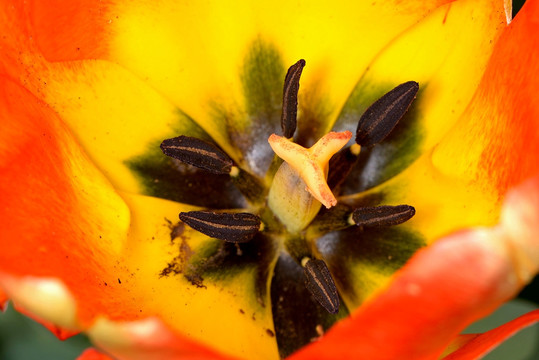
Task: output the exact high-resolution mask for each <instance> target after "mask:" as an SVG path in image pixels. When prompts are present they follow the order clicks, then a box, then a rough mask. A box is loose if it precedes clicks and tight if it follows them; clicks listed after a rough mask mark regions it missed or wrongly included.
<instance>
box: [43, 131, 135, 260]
mask: <svg viewBox="0 0 539 360" xmlns="http://www.w3.org/2000/svg"><path fill="white" fill-rule="evenodd" d="M64 131H65V130H64ZM66 137H67V136H66ZM70 140H71V138H70ZM45 151H46V150H45ZM62 151H64V152H65V157H64V158H65V159H67V161H68V163H67V164H66V166H69V168H70V171H67V172H66V174H67V175H69V179H70V181H71V183H72V184H73V189H75V190H76V191H77V199H76V201H77V202H78V203H79V204H80V212H81V213H80V214H79V216H80V222H81V223H80V224H79V227H80V228H81V229H86V228H90V229H96V231H100V232H102V235H99V234H93V236H87V237H86V239H85V241H86V242H88V243H90V242H94V244H93V245H90V248H92V247H94V246H95V247H97V248H100V249H101V253H103V252H104V253H106V254H107V255H106V256H118V255H119V254H120V253H121V252H122V250H123V249H124V246H125V242H126V234H127V231H128V227H129V222H130V211H129V208H128V207H127V205H126V204H125V202H124V201H123V199H122V198H121V197H120V196H119V195H118V193H117V192H116V191H115V190H114V188H113V187H112V185H111V184H110V182H109V181H108V179H106V178H105V177H104V176H103V174H102V173H101V172H100V171H99V170H98V169H97V168H96V167H95V166H94V164H92V163H91V162H90V161H89V160H88V158H87V157H86V154H84V153H82V152H81V149H80V148H79V147H78V145H77V144H76V143H75V142H74V141H73V140H71V141H68V142H65V143H64V148H63V149H62ZM58 221H61V220H60V219H58ZM87 224H90V225H89V226H86V225H87ZM98 235H99V236H98Z"/></svg>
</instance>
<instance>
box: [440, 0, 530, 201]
mask: <svg viewBox="0 0 539 360" xmlns="http://www.w3.org/2000/svg"><path fill="white" fill-rule="evenodd" d="M538 19H539V2H537V1H527V2H526V3H525V4H524V6H523V8H522V9H521V11H520V12H519V13H518V15H517V16H516V17H515V19H514V21H513V22H512V23H511V24H510V26H509V28H508V29H507V30H506V31H505V32H504V33H503V35H502V36H501V38H500V39H499V41H498V43H497V45H496V46H495V49H494V52H493V55H492V58H491V60H490V62H489V64H488V66H487V70H486V72H485V74H484V76H483V79H482V81H481V83H480V85H479V88H478V91H477V92H476V94H475V95H474V98H473V99H472V102H471V105H470V106H469V107H468V109H467V110H466V111H465V113H464V114H463V116H462V117H461V120H460V122H459V123H457V124H456V126H455V127H454V128H453V130H452V131H451V132H450V133H449V134H448V136H447V137H446V139H444V141H443V142H442V143H441V145H440V146H439V147H438V149H437V150H436V151H435V152H434V153H433V158H432V160H433V163H434V165H435V166H436V167H437V168H438V169H439V170H441V171H442V172H443V173H445V174H451V175H452V176H453V177H455V176H458V177H465V178H467V179H469V180H471V181H473V182H475V183H477V184H478V185H479V186H481V187H482V188H483V190H484V191H486V192H493V193H494V194H497V195H499V196H500V197H501V196H503V194H505V192H506V191H507V189H509V188H510V187H512V186H514V185H516V184H518V183H520V182H521V181H523V180H524V179H526V178H527V177H529V176H531V175H532V174H533V173H535V172H536V171H537V170H538V169H539V165H538V164H539V131H538V129H539V107H538V106H537V101H536V99H537V94H538V93H539V81H537V76H539V38H538V37H537V36H536V34H537V32H538V31H539V21H538ZM463 152H464V153H465V154H466V156H462V153H463Z"/></svg>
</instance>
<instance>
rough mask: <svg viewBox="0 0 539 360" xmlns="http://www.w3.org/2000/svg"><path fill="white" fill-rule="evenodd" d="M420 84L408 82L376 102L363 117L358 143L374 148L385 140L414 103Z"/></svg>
mask: <svg viewBox="0 0 539 360" xmlns="http://www.w3.org/2000/svg"><path fill="white" fill-rule="evenodd" d="M418 90H419V84H418V83H416V82H415V81H408V82H406V83H404V84H400V85H399V86H397V87H396V88H394V89H393V90H391V91H390V92H388V93H387V94H385V95H384V96H382V97H381V98H380V99H378V100H376V101H375V102H374V103H373V104H372V105H371V106H370V107H369V108H368V109H367V110H366V111H365V113H364V114H363V115H362V116H361V119H360V120H359V123H358V126H357V131H356V143H358V144H359V145H361V146H373V145H376V144H378V143H379V142H381V141H382V140H384V139H385V137H386V136H387V135H389V133H390V132H391V131H392V130H393V128H394V127H395V126H396V125H397V123H398V122H399V120H400V119H401V118H402V117H403V116H404V114H405V113H406V111H408V108H409V107H410V105H411V104H412V102H413V101H414V99H415V97H416V95H417V92H418Z"/></svg>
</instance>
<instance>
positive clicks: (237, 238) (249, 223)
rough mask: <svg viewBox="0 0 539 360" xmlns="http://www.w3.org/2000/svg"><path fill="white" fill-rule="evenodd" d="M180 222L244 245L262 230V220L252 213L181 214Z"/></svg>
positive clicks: (198, 212)
mask: <svg viewBox="0 0 539 360" xmlns="http://www.w3.org/2000/svg"><path fill="white" fill-rule="evenodd" d="M180 220H181V221H183V222H184V223H186V224H187V225H189V226H190V227H192V228H193V229H195V230H197V231H199V232H201V233H203V234H204V235H208V236H211V237H214V238H217V239H221V240H224V241H228V242H234V243H244V242H248V241H249V240H251V239H252V238H253V237H254V236H255V235H256V234H257V233H258V232H259V231H260V229H261V221H260V218H259V217H258V216H256V215H253V214H250V213H214V212H211V211H189V212H181V213H180Z"/></svg>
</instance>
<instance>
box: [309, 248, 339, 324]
mask: <svg viewBox="0 0 539 360" xmlns="http://www.w3.org/2000/svg"><path fill="white" fill-rule="evenodd" d="M302 265H303V273H304V274H305V278H306V280H305V286H306V287H307V290H309V292H310V293H311V294H312V295H313V296H314V298H315V299H316V301H318V302H319V303H320V305H322V306H323V307H324V309H326V310H327V311H328V312H329V313H331V314H336V313H338V312H339V306H340V301H339V293H338V292H337V287H336V286H335V282H334V281H333V278H332V277H331V273H330V272H329V269H328V267H327V265H326V263H325V262H324V261H322V260H318V259H309V258H305V259H303V260H302Z"/></svg>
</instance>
